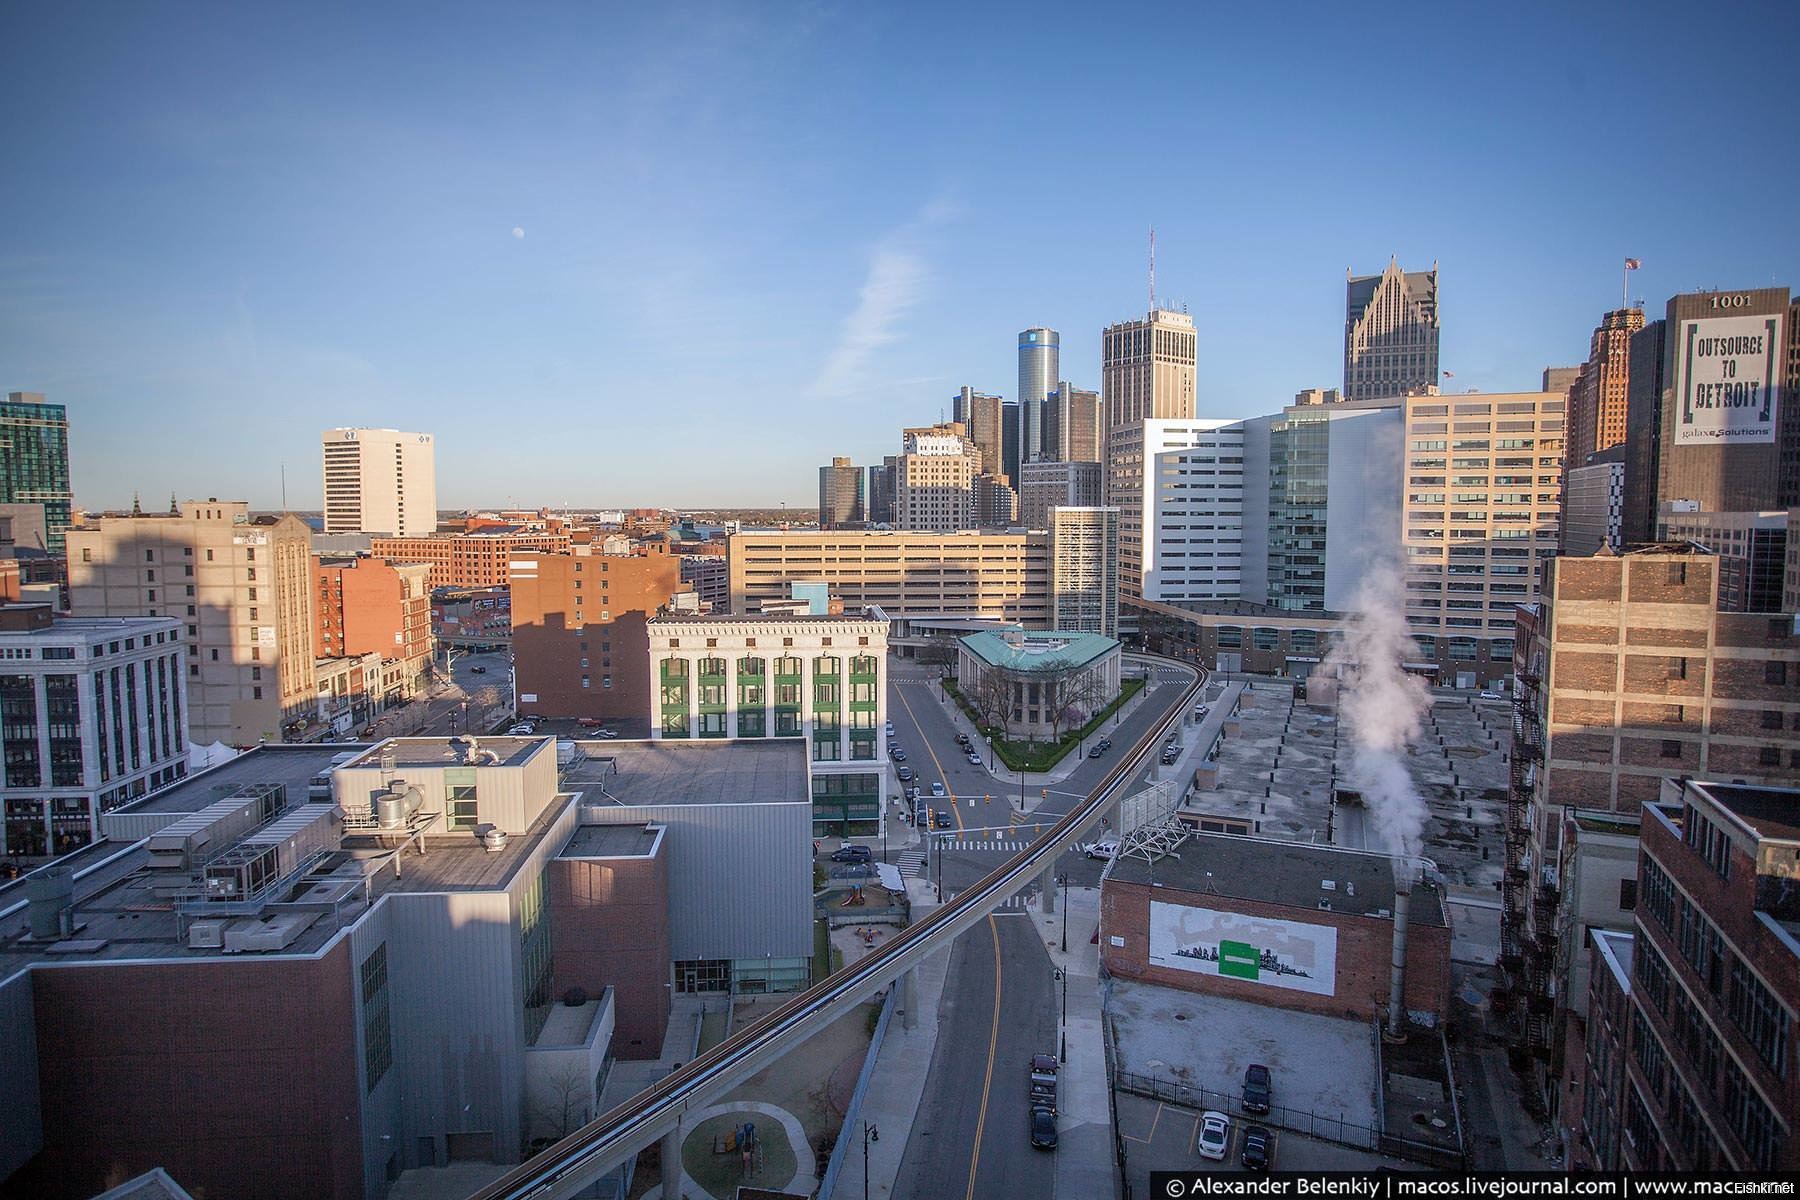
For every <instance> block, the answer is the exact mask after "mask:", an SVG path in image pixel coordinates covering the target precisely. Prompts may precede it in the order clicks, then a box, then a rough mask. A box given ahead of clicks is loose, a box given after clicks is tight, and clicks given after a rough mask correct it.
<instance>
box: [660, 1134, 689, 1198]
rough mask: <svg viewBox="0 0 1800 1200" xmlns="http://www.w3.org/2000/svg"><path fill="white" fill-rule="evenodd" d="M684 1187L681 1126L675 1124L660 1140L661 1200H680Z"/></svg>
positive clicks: (685, 1178) (685, 1177)
mask: <svg viewBox="0 0 1800 1200" xmlns="http://www.w3.org/2000/svg"><path fill="white" fill-rule="evenodd" d="M686 1187H687V1176H686V1174H685V1173H684V1172H683V1171H682V1169H681V1126H680V1124H679V1123H677V1124H676V1126H675V1128H673V1129H671V1130H669V1132H667V1133H665V1134H663V1138H662V1194H663V1200H681V1193H682V1191H683V1190H684V1189H685V1188H686Z"/></svg>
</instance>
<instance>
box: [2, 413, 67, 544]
mask: <svg viewBox="0 0 1800 1200" xmlns="http://www.w3.org/2000/svg"><path fill="white" fill-rule="evenodd" d="M71 500H72V493H71V492H70V491H69V416H68V413H67V411H66V410H65V409H64V408H63V406H62V405H60V404H45V403H44V397H43V394H42V393H40V392H8V393H7V396H6V403H4V404H0V504H39V505H42V506H43V509H44V530H45V539H44V540H45V546H44V548H45V549H46V550H48V551H49V552H50V553H51V554H53V555H57V556H61V554H62V552H63V530H65V529H67V528H68V527H69V506H70V503H71Z"/></svg>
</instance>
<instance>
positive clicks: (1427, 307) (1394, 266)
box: [1344, 259, 1438, 400]
mask: <svg viewBox="0 0 1800 1200" xmlns="http://www.w3.org/2000/svg"><path fill="white" fill-rule="evenodd" d="M1437 384H1438V277H1437V264H1436V263H1433V264H1432V265H1431V270H1429V271H1402V270H1401V269H1400V264H1399V263H1398V262H1396V261H1394V260H1392V259H1390V260H1388V265H1387V269H1386V270H1385V271H1383V272H1382V273H1381V274H1379V275H1352V274H1350V272H1349V271H1345V272H1344V399H1346V400H1379V399H1385V398H1388V397H1395V396H1405V395H1407V394H1408V393H1410V392H1412V391H1415V390H1422V389H1424V388H1428V387H1436V386H1437Z"/></svg>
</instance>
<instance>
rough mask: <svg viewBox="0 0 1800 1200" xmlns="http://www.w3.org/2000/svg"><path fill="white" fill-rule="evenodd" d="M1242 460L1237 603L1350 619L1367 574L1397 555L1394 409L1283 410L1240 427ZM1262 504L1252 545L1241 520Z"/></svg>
mask: <svg viewBox="0 0 1800 1200" xmlns="http://www.w3.org/2000/svg"><path fill="white" fill-rule="evenodd" d="M1265 447H1266V448H1265ZM1244 459H1245V464H1244V465H1245V470H1244V512H1245V514H1246V516H1245V520H1244V555H1243V571H1242V577H1243V581H1244V585H1243V598H1244V599H1245V600H1247V601H1251V602H1253V603H1266V604H1268V605H1270V606H1271V607H1273V608H1276V609H1279V610H1283V611H1288V612H1306V613H1327V612H1331V613H1344V612H1349V611H1351V610H1352V609H1353V608H1354V606H1355V601H1356V596H1357V593H1358V591H1359V590H1360V589H1361V587H1362V583H1363V579H1364V578H1365V577H1366V576H1367V574H1368V573H1369V571H1370V570H1371V569H1372V568H1374V567H1376V566H1378V565H1380V564H1382V563H1384V562H1388V561H1391V560H1392V557H1393V556H1394V555H1395V554H1397V553H1398V552H1399V537H1398V534H1399V530H1400V528H1401V496H1402V493H1403V490H1404V489H1403V487H1402V480H1403V479H1404V478H1406V468H1405V466H1404V465H1403V464H1404V463H1405V462H1406V460H1407V459H1406V440H1405V429H1404V419H1403V417H1402V412H1401V407H1400V402H1399V401H1396V400H1366V401H1350V400H1345V401H1340V402H1338V403H1326V404H1318V403H1305V404H1293V405H1289V406H1288V407H1287V408H1285V409H1283V410H1282V413H1281V415H1280V416H1279V417H1275V418H1271V419H1268V420H1266V421H1265V420H1256V421H1247V422H1245V423H1244ZM1264 461H1266V463H1267V471H1266V475H1265V472H1263V471H1262V470H1260V469H1259V468H1260V467H1261V465H1262V463H1263V462H1264ZM1425 461H1426V462H1427V463H1428V464H1429V463H1430V462H1431V461H1433V460H1431V459H1427V460H1425ZM1424 469H1426V470H1432V469H1436V470H1442V469H1443V468H1442V465H1441V464H1440V465H1438V466H1437V467H1435V468H1433V467H1431V466H1429V465H1427V466H1426V467H1425V468H1424ZM1265 478H1266V480H1267V482H1266V485H1265V483H1264V482H1263V481H1264V479H1265ZM1265 504H1266V511H1267V513H1268V517H1267V520H1266V524H1265V526H1264V527H1265V528H1266V529H1267V531H1268V532H1267V536H1266V538H1259V537H1258V536H1257V532H1258V528H1257V524H1256V522H1255V521H1254V520H1253V519H1252V518H1251V516H1250V515H1249V514H1253V513H1259V512H1262V511H1264V510H1265ZM1259 567H1260V568H1261V570H1260V572H1259V569H1258V568H1259ZM1259 574H1260V578H1261V580H1262V581H1263V586H1262V588H1261V590H1260V591H1259V590H1258V589H1257V583H1258V579H1259Z"/></svg>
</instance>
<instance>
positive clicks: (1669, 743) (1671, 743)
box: [1662, 738, 1681, 758]
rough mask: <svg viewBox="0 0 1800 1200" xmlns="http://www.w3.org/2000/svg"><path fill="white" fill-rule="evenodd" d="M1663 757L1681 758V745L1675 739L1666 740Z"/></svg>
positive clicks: (1663, 743)
mask: <svg viewBox="0 0 1800 1200" xmlns="http://www.w3.org/2000/svg"><path fill="white" fill-rule="evenodd" d="M1662 756H1663V757H1664V758H1680V757H1681V743H1680V742H1678V741H1676V740H1674V739H1673V738H1664V739H1663V740H1662Z"/></svg>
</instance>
